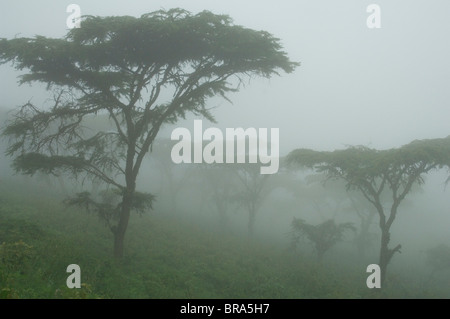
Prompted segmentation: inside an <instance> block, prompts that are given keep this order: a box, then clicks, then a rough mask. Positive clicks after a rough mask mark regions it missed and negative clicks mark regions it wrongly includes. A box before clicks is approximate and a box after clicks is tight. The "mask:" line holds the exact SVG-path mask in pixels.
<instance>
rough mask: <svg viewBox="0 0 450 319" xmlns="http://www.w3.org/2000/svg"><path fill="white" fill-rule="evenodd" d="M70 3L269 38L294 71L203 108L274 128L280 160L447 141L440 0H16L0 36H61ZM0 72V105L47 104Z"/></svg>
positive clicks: (1, 22) (6, 7)
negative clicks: (221, 21) (377, 14)
mask: <svg viewBox="0 0 450 319" xmlns="http://www.w3.org/2000/svg"><path fill="white" fill-rule="evenodd" d="M70 3H76V4H78V5H79V6H80V7H81V10H82V14H86V15H87V14H90V15H101V16H106V15H133V16H140V15H141V14H143V13H147V12H151V11H155V10H158V9H161V8H165V9H169V8H173V7H182V8H184V9H187V10H189V11H191V12H194V13H195V12H199V11H202V10H204V9H206V10H210V11H212V12H214V13H218V14H223V13H224V14H229V15H230V16H231V17H232V18H233V19H234V21H235V23H236V24H240V25H244V26H246V27H250V28H254V29H262V30H266V31H268V32H270V33H272V34H274V35H275V36H277V37H279V38H280V39H281V41H282V43H283V45H284V47H285V51H286V52H288V55H289V57H290V58H291V59H292V60H294V61H298V62H301V63H302V65H301V67H299V68H298V69H297V70H296V71H295V73H293V74H290V75H285V74H283V75H282V76H281V77H274V78H272V79H270V80H253V81H252V82H251V83H250V85H249V86H247V87H246V88H244V89H243V90H242V91H241V92H240V93H237V94H234V95H232V96H231V99H232V101H233V102H234V104H233V105H230V104H229V103H227V102H225V101H222V100H218V99H214V100H212V101H211V106H216V105H217V106H218V108H217V109H216V110H215V113H214V114H215V115H216V119H217V120H218V122H219V123H218V124H216V125H215V126H217V127H219V128H226V127H244V128H246V127H255V128H259V127H264V128H271V127H278V128H280V144H281V150H280V151H281V153H282V154H283V153H284V154H285V153H287V152H289V151H290V150H292V149H294V148H298V147H308V148H314V149H320V150H324V149H327V150H331V149H336V148H343V147H344V146H345V145H358V144H362V145H367V146H370V147H374V148H390V147H397V146H400V145H402V144H405V143H408V142H410V141H412V140H414V139H424V138H436V137H445V136H448V135H450V120H449V119H450V105H449V101H450V89H449V84H450V59H449V56H450V45H449V41H448V38H449V30H450V19H448V12H450V1H447V0H435V1H432V2H430V1H424V0H423V1H418V0H397V1H381V0H380V1H374V0H372V1H362V0H315V1H313V0H308V1H294V0H278V1H268V0H265V1H255V0H251V1H249V0H246V1H236V0H232V1H212V0H192V1H189V0H178V1H175V0H164V1H144V0H128V1H95V2H93V1H81V0H80V1H77V0H73V1H61V0H44V1H36V2H34V1H24V0H19V1H14V2H10V3H8V4H5V3H2V4H1V5H0V8H1V11H0V37H6V38H11V37H14V36H18V37H28V36H33V35H35V34H39V35H44V36H48V37H61V36H63V35H64V34H65V33H66V31H67V27H66V19H67V17H68V15H69V14H68V13H66V7H67V5H69V4H70ZM371 3H376V4H378V5H379V6H380V7H381V29H368V28H367V25H366V19H367V17H368V16H369V13H367V12H366V8H367V6H368V5H369V4H371ZM0 74H1V76H0V90H1V95H0V106H3V107H11V106H16V105H19V104H21V103H23V102H26V101H27V100H28V99H29V98H31V97H33V101H35V102H36V101H43V100H45V98H46V97H48V95H47V93H46V92H45V90H44V88H43V87H39V86H37V85H36V86H34V87H26V86H25V87H17V84H16V82H17V78H16V76H17V73H16V72H15V71H13V70H12V68H11V67H10V66H2V67H0ZM192 120H193V118H189V120H188V121H186V122H180V123H179V124H178V125H179V126H187V127H188V126H189V125H192ZM165 133H167V132H165Z"/></svg>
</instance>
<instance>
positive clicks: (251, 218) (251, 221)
mask: <svg viewBox="0 0 450 319" xmlns="http://www.w3.org/2000/svg"><path fill="white" fill-rule="evenodd" d="M255 220H256V210H255V209H253V208H252V209H250V210H249V212H248V235H249V237H250V238H252V237H253V233H254V228H255Z"/></svg>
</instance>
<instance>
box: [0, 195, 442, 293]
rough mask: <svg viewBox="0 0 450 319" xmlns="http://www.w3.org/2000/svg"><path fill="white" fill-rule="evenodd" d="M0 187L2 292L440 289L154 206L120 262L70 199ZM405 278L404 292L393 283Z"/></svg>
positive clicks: (134, 225) (136, 225)
mask: <svg viewBox="0 0 450 319" xmlns="http://www.w3.org/2000/svg"><path fill="white" fill-rule="evenodd" d="M0 190H1V191H2V192H1V194H2V195H0V244H1V246H0V298H164V299H169V298H183V299H185V298H226V299H233V298H286V299H291V298H296V299H297V298H389V297H394V298H402V297H412V298H417V297H419V298H420V297H424V298H425V297H431V298H432V297H440V296H441V295H439V293H438V292H433V291H431V292H430V291H425V290H421V289H415V286H414V282H412V281H411V280H410V278H404V279H401V285H393V286H394V287H392V288H389V289H383V290H382V291H373V290H370V289H368V288H367V287H366V285H365V280H366V276H367V274H366V273H365V272H364V270H365V269H364V270H363V271H361V270H357V269H356V268H354V269H350V268H348V267H344V266H342V265H340V264H337V263H332V262H328V263H324V264H318V263H316V262H315V261H314V260H312V259H311V258H310V255H301V254H298V253H297V254H294V253H292V252H289V251H287V250H286V249H283V248H282V247H279V246H277V245H274V244H271V243H269V242H266V241H258V240H253V241H249V240H248V239H247V238H245V237H242V236H239V235H235V236H233V235H232V234H230V233H227V232H217V230H208V229H205V227H204V226H202V225H199V224H195V223H193V222H189V221H186V220H183V219H181V218H175V217H171V218H169V217H166V216H164V215H163V214H156V213H149V214H148V215H144V216H142V217H140V216H137V215H134V216H132V220H131V223H130V226H129V229H128V233H127V240H126V253H125V257H124V259H123V261H122V262H120V263H118V262H115V261H114V260H113V259H112V235H111V234H110V232H109V231H108V230H107V228H106V227H104V226H103V225H102V224H101V223H100V222H99V221H98V219H97V218H96V217H95V216H91V215H88V214H87V213H85V212H81V211H77V210H75V209H67V208H66V207H64V206H63V205H62V204H61V203H60V200H57V199H56V198H53V197H51V196H44V195H42V194H38V193H36V192H34V193H32V194H33V195H32V196H21V195H20V192H19V189H14V188H13V187H6V186H4V187H3V189H0ZM20 190H21V191H22V192H23V189H20ZM28 193H29V194H31V192H28ZM69 264H78V265H79V266H80V267H81V279H82V282H83V286H82V288H81V289H68V288H67V287H66V279H67V277H68V275H69V274H68V273H66V267H67V266H68V265H69ZM399 280H400V279H399ZM409 282H411V284H408V283H409ZM405 285H406V288H404V289H406V291H408V287H410V288H411V290H410V293H409V294H406V293H405V292H404V291H403V290H398V289H396V288H395V286H402V287H404V286H405ZM414 289H415V290H414Z"/></svg>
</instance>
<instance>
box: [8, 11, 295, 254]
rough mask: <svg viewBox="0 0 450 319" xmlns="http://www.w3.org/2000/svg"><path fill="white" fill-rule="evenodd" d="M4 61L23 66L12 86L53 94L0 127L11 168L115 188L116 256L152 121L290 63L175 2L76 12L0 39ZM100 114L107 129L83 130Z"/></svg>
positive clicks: (256, 37)
mask: <svg viewBox="0 0 450 319" xmlns="http://www.w3.org/2000/svg"><path fill="white" fill-rule="evenodd" d="M8 62H11V63H12V64H13V65H14V67H15V68H16V69H18V70H27V71H28V72H27V73H25V74H24V75H22V76H21V83H31V82H34V81H38V82H43V83H45V84H47V88H48V89H52V90H53V94H54V103H52V105H46V106H44V107H38V106H35V105H33V104H32V103H31V102H28V103H26V104H25V105H23V106H22V107H21V108H20V109H19V111H18V112H17V113H16V115H15V117H14V119H13V120H12V121H11V122H10V123H9V124H8V126H7V127H6V128H5V129H4V131H3V134H4V135H5V136H7V137H9V138H10V141H11V145H10V147H9V149H8V154H9V155H12V156H16V159H15V162H14V164H15V168H16V170H17V171H20V172H22V173H25V174H33V173H35V172H37V171H43V172H45V173H54V174H58V173H59V172H61V171H65V172H67V173H71V174H74V175H77V176H78V175H80V174H85V176H87V177H91V178H96V179H99V180H101V181H103V182H105V183H106V184H109V185H112V186H114V187H116V188H118V189H119V190H120V192H119V193H120V194H122V201H121V203H120V204H119V205H118V206H117V212H116V213H115V214H112V216H115V217H116V218H117V220H118V222H117V225H115V226H113V227H111V230H112V231H113V233H114V236H115V255H116V257H121V256H122V254H123V238H124V235H125V231H126V228H127V225H128V220H129V214H130V210H131V209H132V208H133V207H135V206H136V205H137V204H138V203H135V201H136V198H143V197H142V196H140V195H139V196H137V193H136V178H137V176H138V174H139V171H140V168H141V164H142V161H143V158H144V156H145V154H147V152H148V151H149V150H150V147H151V145H152V143H153V142H154V140H155V138H156V136H157V134H158V132H159V130H160V128H161V126H162V125H163V124H164V123H174V122H176V121H177V119H178V118H179V117H184V116H185V115H186V113H188V112H192V113H194V114H196V115H202V116H204V117H206V118H207V119H210V120H214V118H213V116H212V114H211V113H210V109H209V108H208V107H207V100H208V98H210V97H213V96H217V95H219V96H222V97H223V98H225V99H228V97H227V93H229V92H235V91H237V90H238V89H239V88H240V87H241V86H240V84H241V83H243V81H244V80H245V78H248V77H252V76H262V77H270V76H272V75H274V74H278V72H279V71H284V72H286V73H290V72H292V71H293V70H294V69H295V68H296V67H297V66H298V63H295V62H291V61H290V60H289V58H288V57H287V55H286V53H285V52H283V51H282V46H281V44H280V41H279V39H277V38H275V37H273V36H272V35H271V34H269V33H267V32H265V31H255V30H251V29H248V28H244V27H242V26H238V25H234V24H233V23H232V20H231V18H230V17H228V16H226V15H215V14H213V13H211V12H208V11H203V12H200V13H198V14H191V13H189V12H187V11H185V10H182V9H171V10H168V11H164V10H160V11H156V12H152V13H149V14H144V15H142V16H141V17H139V18H135V17H130V16H122V17H120V16H119V17H116V16H115V17H94V16H85V17H84V18H83V20H82V22H81V27H80V28H75V29H71V30H70V31H69V32H68V33H67V35H66V36H65V37H64V38H62V39H51V38H47V37H43V36H36V37H34V38H17V39H11V40H7V39H1V40H0V64H4V63H8ZM163 92H164V93H163ZM99 114H102V115H107V116H108V117H109V121H110V123H111V126H112V127H113V128H114V129H113V130H101V129H98V131H95V127H89V130H86V127H85V126H84V124H85V123H86V118H87V117H92V116H95V115H99ZM87 131H89V132H87ZM85 195H86V194H84V195H83V196H81V197H79V198H87V196H85ZM150 198H151V197H148V199H150ZM147 202H151V201H147ZM138 206H139V205H138Z"/></svg>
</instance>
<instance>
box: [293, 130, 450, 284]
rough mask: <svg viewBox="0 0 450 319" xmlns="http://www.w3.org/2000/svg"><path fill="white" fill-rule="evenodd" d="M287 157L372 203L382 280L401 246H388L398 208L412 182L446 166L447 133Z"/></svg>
mask: <svg viewBox="0 0 450 319" xmlns="http://www.w3.org/2000/svg"><path fill="white" fill-rule="evenodd" d="M287 161H288V163H291V164H298V165H301V166H304V167H308V168H311V169H314V170H316V171H318V172H323V173H325V174H326V176H327V178H331V179H342V180H344V181H345V182H346V185H347V188H348V189H353V190H357V191H359V192H360V193H361V194H362V195H363V196H364V198H365V199H366V200H367V201H368V202H369V203H371V204H372V205H373V206H374V207H375V209H376V211H377V213H378V217H379V226H380V230H381V245H380V256H379V266H380V270H381V282H382V283H383V282H384V280H385V278H386V270H387V265H388V264H389V262H390V260H391V258H392V256H393V255H394V254H395V253H396V252H400V249H401V245H397V246H395V247H394V248H390V247H389V242H390V237H391V235H390V229H391V226H392V224H393V222H394V220H395V217H396V216H397V212H398V208H399V206H400V204H401V203H402V202H403V200H404V199H405V197H406V196H407V195H408V194H409V193H410V192H411V189H412V187H413V185H416V184H419V185H420V184H423V183H424V182H425V181H424V176H425V175H426V174H427V173H429V172H430V171H432V170H437V169H442V168H447V169H449V168H450V136H449V137H446V138H438V139H430V140H416V141H413V142H411V143H409V144H407V145H404V146H402V147H400V148H397V149H389V150H374V149H370V148H366V147H350V148H348V149H345V150H337V151H334V152H319V151H313V150H308V149H298V150H295V151H292V152H291V153H290V154H289V155H288V157H287ZM447 181H448V180H447ZM383 193H388V194H390V197H391V205H390V208H388V209H386V208H385V206H384V205H383V204H385V201H384V200H382V198H381V195H382V194H383Z"/></svg>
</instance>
